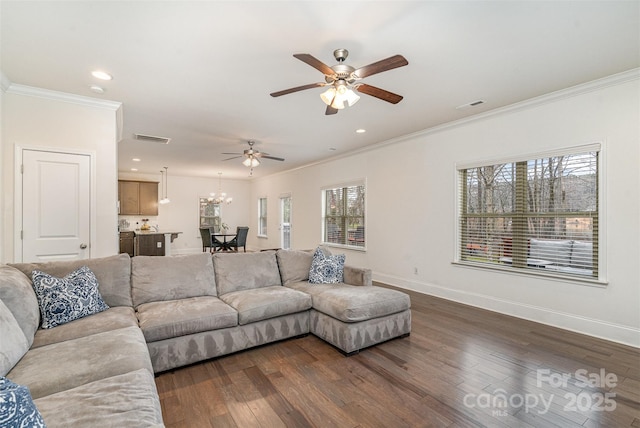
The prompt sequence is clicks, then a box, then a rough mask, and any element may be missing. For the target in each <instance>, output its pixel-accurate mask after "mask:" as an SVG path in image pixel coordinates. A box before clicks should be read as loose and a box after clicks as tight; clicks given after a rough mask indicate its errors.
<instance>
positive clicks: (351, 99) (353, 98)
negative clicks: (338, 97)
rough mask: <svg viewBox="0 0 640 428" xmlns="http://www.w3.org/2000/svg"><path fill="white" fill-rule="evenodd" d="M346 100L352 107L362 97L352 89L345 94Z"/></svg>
mask: <svg viewBox="0 0 640 428" xmlns="http://www.w3.org/2000/svg"><path fill="white" fill-rule="evenodd" d="M344 99H345V101H346V102H347V104H349V107H351V106H352V105H354V104H355V103H357V102H358V100H359V99H360V96H359V95H357V94H356V93H355V92H353V91H352V90H351V89H347V91H346V92H345V93H344Z"/></svg>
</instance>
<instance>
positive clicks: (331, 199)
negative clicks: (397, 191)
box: [322, 184, 366, 248]
mask: <svg viewBox="0 0 640 428" xmlns="http://www.w3.org/2000/svg"><path fill="white" fill-rule="evenodd" d="M322 196H323V206H324V211H323V229H324V230H323V242H324V243H325V244H334V245H343V246H347V247H357V248H364V247H365V243H366V241H365V228H364V225H365V224H364V218H365V186H364V184H356V185H350V186H342V187H335V188H330V189H324V190H323V195H322Z"/></svg>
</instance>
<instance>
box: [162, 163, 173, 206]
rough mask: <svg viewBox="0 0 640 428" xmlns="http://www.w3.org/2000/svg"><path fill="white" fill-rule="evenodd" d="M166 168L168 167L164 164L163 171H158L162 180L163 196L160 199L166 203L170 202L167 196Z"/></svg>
mask: <svg viewBox="0 0 640 428" xmlns="http://www.w3.org/2000/svg"><path fill="white" fill-rule="evenodd" d="M168 169H169V167H168V166H165V167H164V171H162V170H161V171H160V173H161V174H162V180H163V181H164V198H162V199H160V203H161V204H168V203H169V202H171V201H170V200H169V197H168V196H167V187H168V184H169V172H168V171H167V170H168Z"/></svg>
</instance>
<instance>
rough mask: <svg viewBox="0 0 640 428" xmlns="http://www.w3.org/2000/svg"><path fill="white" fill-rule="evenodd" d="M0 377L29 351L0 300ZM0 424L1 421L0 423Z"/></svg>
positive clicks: (20, 332) (22, 336) (15, 323)
mask: <svg viewBox="0 0 640 428" xmlns="http://www.w3.org/2000/svg"><path fill="white" fill-rule="evenodd" d="M0 344H1V345H2V346H0V376H4V375H6V374H7V373H9V370H11V369H12V368H13V366H15V365H16V364H17V363H18V361H20V358H22V356H23V355H24V354H26V353H27V351H28V350H29V342H28V341H27V338H26V337H24V332H23V331H22V329H21V328H20V325H19V324H18V321H16V319H15V317H14V316H13V313H12V312H11V311H10V310H9V308H7V306H6V305H5V304H4V303H3V302H2V300H0ZM0 422H1V421H0Z"/></svg>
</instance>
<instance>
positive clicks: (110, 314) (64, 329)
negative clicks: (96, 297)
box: [32, 306, 138, 348]
mask: <svg viewBox="0 0 640 428" xmlns="http://www.w3.org/2000/svg"><path fill="white" fill-rule="evenodd" d="M137 326H138V320H137V319H136V315H135V312H134V311H133V308H132V307H130V306H116V307H114V308H109V309H107V310H106V311H102V312H100V313H97V314H94V315H91V316H90V317H84V318H80V319H78V320H75V321H71V322H69V323H67V324H63V325H59V326H58V327H56V328H41V329H39V330H38V331H37V332H36V337H35V338H34V340H33V345H32V347H33V348H37V347H39V346H45V345H50V344H52V343H58V342H64V341H65V340H72V339H77V338H79V337H85V336H89V335H92V334H96V333H102V332H104V331H111V330H117V329H119V328H124V327H137Z"/></svg>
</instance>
